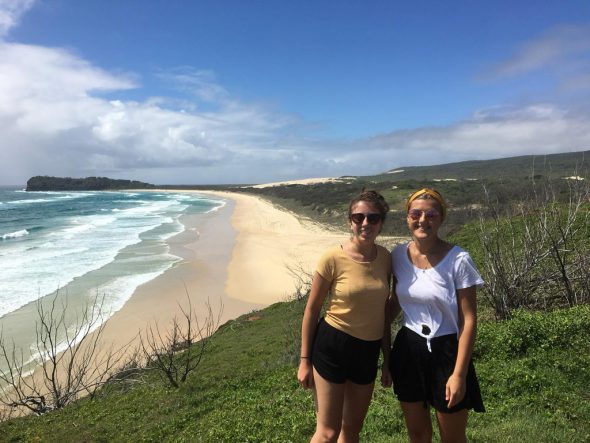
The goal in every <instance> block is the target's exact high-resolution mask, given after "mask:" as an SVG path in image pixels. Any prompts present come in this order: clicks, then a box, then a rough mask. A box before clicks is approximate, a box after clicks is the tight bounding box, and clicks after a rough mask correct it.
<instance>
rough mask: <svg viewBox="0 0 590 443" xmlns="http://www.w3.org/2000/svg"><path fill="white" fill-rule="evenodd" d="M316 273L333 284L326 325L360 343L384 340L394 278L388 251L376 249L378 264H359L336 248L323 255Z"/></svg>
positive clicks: (376, 262)
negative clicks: (387, 305) (384, 324)
mask: <svg viewBox="0 0 590 443" xmlns="http://www.w3.org/2000/svg"><path fill="white" fill-rule="evenodd" d="M316 272H317V273H318V274H320V275H321V276H322V277H323V278H324V279H326V280H327V281H329V282H331V286H330V295H329V299H328V305H327V307H326V317H325V320H326V323H328V324H329V325H331V326H333V327H334V328H336V329H338V330H340V331H342V332H345V333H347V334H349V335H352V336H353V337H356V338H360V339H361V340H367V341H370V340H379V339H381V337H382V336H383V322H384V320H385V301H386V300H387V297H388V296H389V276H390V275H391V255H390V254H389V252H388V251H387V249H385V248H384V247H382V246H379V245H377V258H375V260H373V261H371V262H357V261H355V260H353V259H352V258H351V257H349V256H348V255H347V254H346V253H345V252H344V250H343V249H342V246H340V245H339V246H335V247H333V248H330V249H328V250H327V251H326V252H325V253H324V254H323V255H322V257H321V258H320V261H319V263H318V266H317V269H316Z"/></svg>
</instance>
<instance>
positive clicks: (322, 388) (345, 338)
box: [297, 191, 391, 442]
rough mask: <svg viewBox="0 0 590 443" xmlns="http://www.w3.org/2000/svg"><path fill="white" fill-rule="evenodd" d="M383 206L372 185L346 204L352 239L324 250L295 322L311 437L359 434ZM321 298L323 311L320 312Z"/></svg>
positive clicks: (376, 332) (384, 255) (377, 305)
mask: <svg viewBox="0 0 590 443" xmlns="http://www.w3.org/2000/svg"><path fill="white" fill-rule="evenodd" d="M388 211H389V206H388V205H387V203H386V202H385V200H384V199H383V197H382V196H381V195H380V194H378V193H377V192H375V191H367V192H363V193H361V194H360V195H359V196H358V197H357V198H355V199H354V200H352V201H351V202H350V205H349V209H348V220H349V222H350V229H351V231H352V236H351V239H350V240H349V241H348V242H346V243H344V244H342V245H338V246H335V247H332V248H330V249H328V250H327V251H326V252H325V253H324V254H323V255H322V257H321V259H320V261H319V263H318V266H317V269H316V272H315V274H314V276H313V281H312V286H311V291H310V294H309V299H308V301H307V305H306V307H305V312H304V315H303V322H302V326H301V361H300V364H299V370H298V373H297V379H298V380H299V383H300V384H301V386H303V387H304V388H313V389H314V393H315V399H316V408H317V416H316V431H315V434H314V436H313V437H312V439H311V441H312V442H319V441H336V440H338V438H339V437H341V440H343V441H347V442H348V441H351V442H352V441H358V440H359V434H360V431H361V429H362V426H363V421H364V419H365V415H366V414H367V410H368V408H369V403H370V401H371V396H372V394H373V387H374V384H375V378H376V375H377V360H378V358H379V349H380V347H381V338H382V337H383V325H384V320H385V319H384V317H385V303H386V301H387V299H388V297H389V293H390V289H389V281H390V276H391V256H390V254H389V252H388V251H387V249H385V248H383V247H382V246H379V245H377V244H375V239H376V237H377V235H378V234H379V232H381V228H382V227H383V222H384V221H385V217H386V215H387V212H388ZM326 297H327V299H328V300H327V305H326V313H325V317H324V318H322V319H320V320H319V322H318V318H319V315H320V311H321V308H322V306H323V305H324V301H325V300H326Z"/></svg>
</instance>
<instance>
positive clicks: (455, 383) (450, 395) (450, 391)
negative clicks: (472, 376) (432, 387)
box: [445, 375, 466, 408]
mask: <svg viewBox="0 0 590 443" xmlns="http://www.w3.org/2000/svg"><path fill="white" fill-rule="evenodd" d="M465 389H466V388H465V377H461V376H459V375H451V376H450V377H449V379H448V380H447V385H446V389H445V400H446V401H447V402H448V403H447V408H452V407H453V406H455V405H456V404H458V403H459V402H460V401H461V400H463V398H464V397H465Z"/></svg>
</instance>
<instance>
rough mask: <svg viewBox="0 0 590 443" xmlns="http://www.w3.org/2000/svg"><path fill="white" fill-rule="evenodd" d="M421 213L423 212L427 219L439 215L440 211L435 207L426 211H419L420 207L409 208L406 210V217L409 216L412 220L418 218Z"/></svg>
mask: <svg viewBox="0 0 590 443" xmlns="http://www.w3.org/2000/svg"><path fill="white" fill-rule="evenodd" d="M422 214H424V217H426V219H427V220H432V219H435V218H436V217H438V216H439V215H440V213H439V212H438V211H437V210H436V209H429V210H428V211H421V210H420V209H410V210H409V211H408V217H410V218H411V219H412V220H420V218H421V217H422Z"/></svg>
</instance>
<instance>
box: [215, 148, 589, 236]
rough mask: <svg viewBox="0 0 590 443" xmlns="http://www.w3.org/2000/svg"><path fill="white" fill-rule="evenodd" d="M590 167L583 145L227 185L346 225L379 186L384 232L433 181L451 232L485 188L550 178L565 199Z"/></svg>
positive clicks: (514, 194) (514, 188) (510, 189)
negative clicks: (366, 192) (370, 172)
mask: <svg viewBox="0 0 590 443" xmlns="http://www.w3.org/2000/svg"><path fill="white" fill-rule="evenodd" d="M589 169H590V151H584V152H573V153H567V154H553V155H543V156H532V155H529V156H522V157H511V158H503V159H497V160H482V161H467V162H459V163H449V164H443V165H436V166H412V167H403V168H398V169H396V170H394V173H392V171H390V172H389V173H383V174H379V175H374V176H356V177H342V178H341V181H339V182H330V183H318V184H312V185H299V184H293V185H286V186H274V187H268V188H252V187H247V188H244V187H228V188H227V189H229V190H232V191H236V192H248V193H253V194H256V195H261V196H264V197H266V198H269V199H270V200H272V201H273V202H275V203H277V204H279V205H281V206H283V207H285V208H287V209H289V210H292V211H294V212H296V213H298V214H302V215H305V216H307V217H309V218H312V219H314V220H317V221H320V222H322V223H326V224H329V225H333V226H338V227H342V226H344V223H345V214H346V210H347V203H348V202H349V201H350V200H351V199H352V198H354V197H355V196H356V195H358V193H359V192H360V190H361V189H363V188H367V189H375V190H377V191H379V192H381V193H382V194H383V196H384V197H385V199H386V200H387V201H388V202H389V204H390V206H391V208H392V213H391V214H390V217H389V220H388V222H387V224H386V226H385V228H384V233H386V234H392V235H405V233H406V226H405V217H404V216H403V215H402V211H403V209H404V201H405V199H406V198H407V197H408V195H409V194H410V193H411V192H412V191H415V190H417V189H420V188H422V187H432V188H436V189H438V190H439V191H441V192H442V193H443V195H444V197H445V198H446V199H447V201H448V203H449V206H450V207H451V210H450V212H449V217H448V219H447V221H446V223H445V230H446V232H448V233H452V232H456V231H458V230H459V229H460V228H461V226H463V225H464V224H465V223H467V222H469V221H471V220H473V219H474V218H476V217H477V216H478V215H479V211H478V208H480V207H481V205H482V203H485V200H486V192H487V193H488V195H489V197H490V198H491V199H492V200H493V201H499V202H501V204H502V205H508V204H510V203H511V202H513V201H517V200H522V199H523V198H527V196H528V195H527V194H528V193H530V192H531V190H532V189H533V186H534V187H536V189H542V188H543V187H544V186H546V185H547V183H550V185H551V187H552V188H553V191H554V192H555V195H556V196H557V197H558V198H560V197H561V198H564V199H566V198H567V196H568V193H569V187H570V185H571V184H572V182H575V181H572V180H565V179H564V178H565V177H571V176H574V175H576V176H580V177H585V178H586V180H587V179H589V178H590V175H589V174H588V171H589Z"/></svg>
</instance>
